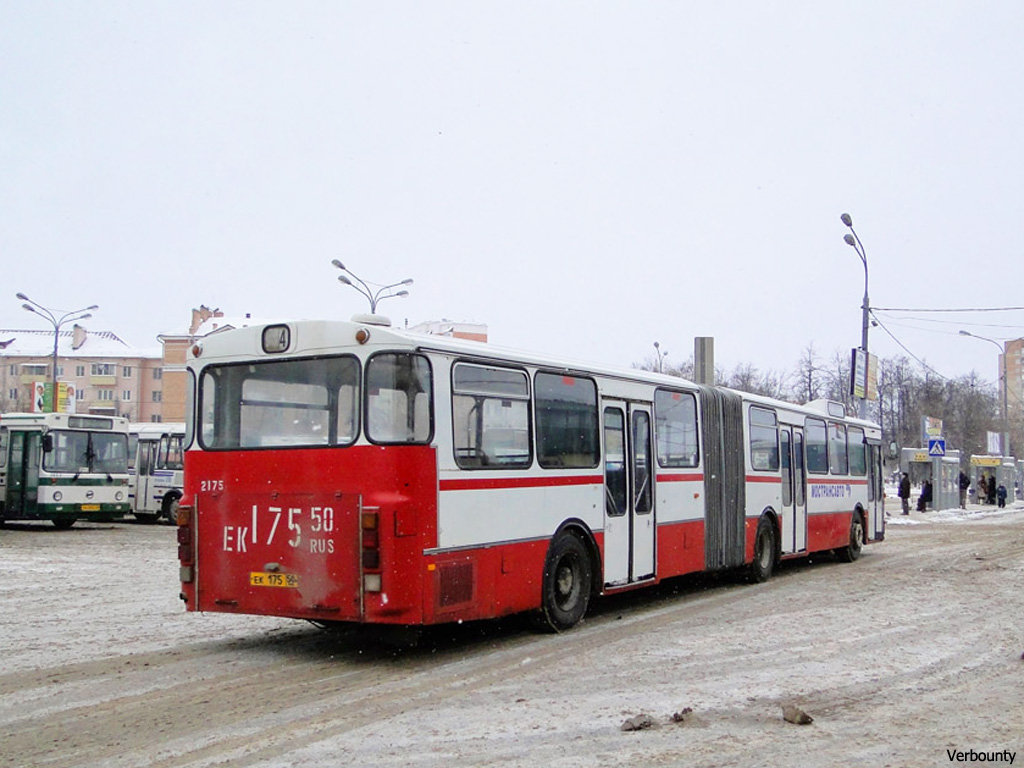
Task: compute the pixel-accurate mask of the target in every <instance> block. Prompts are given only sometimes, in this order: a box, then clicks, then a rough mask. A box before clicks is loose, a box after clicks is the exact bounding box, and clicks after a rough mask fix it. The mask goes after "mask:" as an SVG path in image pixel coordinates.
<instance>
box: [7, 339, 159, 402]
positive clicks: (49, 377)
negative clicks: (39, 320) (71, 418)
mask: <svg viewBox="0 0 1024 768" xmlns="http://www.w3.org/2000/svg"><path fill="white" fill-rule="evenodd" d="M53 344H54V332H53V331H52V330H20V329H18V330H0V411H3V412H11V411H31V410H34V408H35V407H36V405H35V403H34V400H35V399H36V397H37V394H36V389H37V384H39V383H43V384H50V382H52V381H53V364H54V363H53V361H54V356H53ZM162 372H163V362H162V354H161V350H160V348H159V347H157V346H155V345H154V347H153V348H152V349H150V350H142V349H137V348H133V347H131V346H129V345H128V344H127V343H125V341H124V340H122V339H121V338H120V337H119V336H118V335H117V334H115V333H113V332H111V331H92V332H90V331H88V330H87V329H86V328H85V327H83V326H81V325H77V324H76V325H75V326H74V327H73V328H72V329H71V330H61V331H60V332H59V333H58V334H57V381H58V384H64V385H67V387H68V388H67V389H66V391H68V392H71V393H72V397H73V399H74V403H73V405H72V406H71V407H72V408H73V409H74V411H75V412H76V413H94V414H100V415H105V416H125V417H127V418H129V419H130V420H132V421H161V420H163V415H164V413H163V403H162V393H163V385H162V382H161V375H162Z"/></svg>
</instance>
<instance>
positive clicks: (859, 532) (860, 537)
mask: <svg viewBox="0 0 1024 768" xmlns="http://www.w3.org/2000/svg"><path fill="white" fill-rule="evenodd" d="M863 549H864V518H863V517H861V514H860V512H854V513H853V519H852V520H851V521H850V540H849V541H848V542H847V543H846V546H845V547H839V548H838V549H836V550H835V553H836V556H837V557H838V558H839V559H840V560H842V561H843V562H844V563H852V562H853V561H854V560H858V559H860V553H861V551H862V550H863Z"/></svg>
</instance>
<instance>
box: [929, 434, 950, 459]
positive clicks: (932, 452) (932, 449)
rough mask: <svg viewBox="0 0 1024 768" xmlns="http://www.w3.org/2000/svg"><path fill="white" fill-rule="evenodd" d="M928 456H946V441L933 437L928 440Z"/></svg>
mask: <svg viewBox="0 0 1024 768" xmlns="http://www.w3.org/2000/svg"><path fill="white" fill-rule="evenodd" d="M928 455H929V456H945V455H946V441H945V440H944V439H943V438H941V437H932V438H929V440H928Z"/></svg>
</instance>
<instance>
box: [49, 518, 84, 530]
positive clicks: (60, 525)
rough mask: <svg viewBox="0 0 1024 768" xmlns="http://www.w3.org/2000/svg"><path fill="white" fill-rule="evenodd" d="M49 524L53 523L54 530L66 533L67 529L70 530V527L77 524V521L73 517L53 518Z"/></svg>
mask: <svg viewBox="0 0 1024 768" xmlns="http://www.w3.org/2000/svg"><path fill="white" fill-rule="evenodd" d="M50 522H51V523H53V527H54V528H56V529H57V530H58V531H66V530H67V529H68V528H70V527H71V526H72V525H74V524H75V523H76V522H78V519H77V518H74V517H55V518H54V519H53V520H51V521H50Z"/></svg>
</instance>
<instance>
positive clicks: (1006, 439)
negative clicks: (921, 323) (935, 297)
mask: <svg viewBox="0 0 1024 768" xmlns="http://www.w3.org/2000/svg"><path fill="white" fill-rule="evenodd" d="M960 335H961V336H970V337H971V338H973V339H981V340H982V341H987V342H988V343H989V344H994V345H995V347H996V349H998V350H999V355H1000V356H1001V357H1002V358H1003V387H1002V388H1003V408H1002V416H1003V419H1002V421H1003V437H1002V444H1001V445H1000V448H1001V449H1002V454H1003V456H1009V455H1010V415H1009V414H1008V413H1007V412H1006V408H1007V400H1006V394H1007V393H1006V390H1007V386H1006V384H1007V378H1006V349H1004V348H1003V345H1002V344H1000V343H999V342H998V341H996V340H995V339H990V338H988V337H987V336H979V335H978V334H976V333H971V332H970V331H960Z"/></svg>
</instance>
